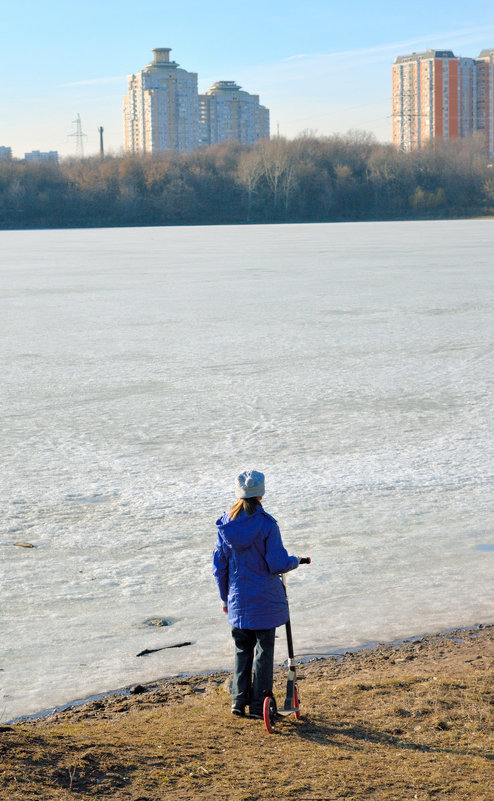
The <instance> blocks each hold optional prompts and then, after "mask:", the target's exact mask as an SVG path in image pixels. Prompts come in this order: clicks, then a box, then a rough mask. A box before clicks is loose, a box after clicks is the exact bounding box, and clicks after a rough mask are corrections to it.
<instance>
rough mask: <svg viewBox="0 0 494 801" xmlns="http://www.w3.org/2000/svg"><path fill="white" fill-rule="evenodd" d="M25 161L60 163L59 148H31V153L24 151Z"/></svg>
mask: <svg viewBox="0 0 494 801" xmlns="http://www.w3.org/2000/svg"><path fill="white" fill-rule="evenodd" d="M24 161H52V162H55V163H56V164H58V150H48V151H47V152H42V151H41V150H31V152H30V153H24Z"/></svg>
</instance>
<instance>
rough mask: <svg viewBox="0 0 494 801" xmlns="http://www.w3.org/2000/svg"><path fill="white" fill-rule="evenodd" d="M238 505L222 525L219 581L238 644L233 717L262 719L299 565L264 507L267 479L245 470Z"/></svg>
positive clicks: (238, 485)
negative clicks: (289, 585) (291, 576)
mask: <svg viewBox="0 0 494 801" xmlns="http://www.w3.org/2000/svg"><path fill="white" fill-rule="evenodd" d="M235 494H236V498H237V500H236V502H235V503H234V504H233V506H232V508H231V509H230V511H229V512H225V513H224V514H223V516H222V517H220V518H219V520H217V521H216V527H217V538H216V546H215V549H214V553H213V575H214V577H215V579H216V583H217V585H218V589H219V593H220V598H221V601H222V604H223V611H224V612H226V613H227V614H228V622H229V624H230V625H231V627H232V637H233V640H234V643H235V667H234V672H233V682H232V714H234V715H240V716H242V717H243V716H245V714H246V707H247V706H248V707H249V713H250V717H251V718H262V708H263V703H264V697H265V695H266V693H270V692H272V689H273V663H274V639H275V630H276V628H277V626H282V625H283V624H285V623H286V622H287V620H288V615H289V613H288V602H287V599H286V594H285V591H284V588H283V582H282V579H281V576H280V573H288V571H289V570H294V569H295V568H296V567H298V565H299V558H298V557H297V556H289V555H288V553H287V551H286V550H285V548H284V546H283V543H282V540H281V534H280V530H279V528H278V524H277V522H276V520H275V519H274V517H271V515H269V514H268V513H267V512H266V511H265V510H264V509H263V506H262V503H261V500H262V498H263V496H264V475H263V474H262V473H260V472H258V471H257V470H245V471H244V472H243V473H241V474H240V475H239V476H238V477H237V479H236V484H235Z"/></svg>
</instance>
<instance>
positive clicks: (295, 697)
mask: <svg viewBox="0 0 494 801" xmlns="http://www.w3.org/2000/svg"><path fill="white" fill-rule="evenodd" d="M298 705H299V698H298V689H297V685H295V686H294V688H293V706H294V707H295V709H297V712H294V715H295V720H300V712H299V711H298Z"/></svg>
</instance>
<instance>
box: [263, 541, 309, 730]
mask: <svg viewBox="0 0 494 801" xmlns="http://www.w3.org/2000/svg"><path fill="white" fill-rule="evenodd" d="M299 564H301V565H310V556H304V557H303V558H302V559H301V560H300V563H299ZM283 588H284V590H285V596H286V598H287V603H288V596H287V592H286V579H285V574H283ZM285 628H286V643H287V646H288V663H287V664H288V679H287V682H286V697H285V703H284V706H283V709H278V707H277V705H276V699H275V697H274V695H273V693H272V692H270V693H266V697H265V699H264V706H263V710H262V713H263V718H264V725H265V726H266V729H267V730H268V732H269V733H270V734H273V732H274V726H275V723H276V720H277V719H278V720H279V719H280V718H284V717H288V715H292V714H293V715H295V719H296V720H298V719H299V718H300V709H299V697H298V688H297V674H296V669H295V654H294V653H293V640H292V626H291V623H290V617H288V620H287V622H286V624H285Z"/></svg>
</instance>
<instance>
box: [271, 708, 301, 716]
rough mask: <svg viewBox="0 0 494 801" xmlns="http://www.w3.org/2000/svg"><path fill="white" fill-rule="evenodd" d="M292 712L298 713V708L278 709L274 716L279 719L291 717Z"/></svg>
mask: <svg viewBox="0 0 494 801" xmlns="http://www.w3.org/2000/svg"><path fill="white" fill-rule="evenodd" d="M294 712H300V707H298V706H294V707H292V709H278V710H277V711H276V714H277V715H278V716H279V717H281V718H284V717H287V716H288V715H293V713H294Z"/></svg>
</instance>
